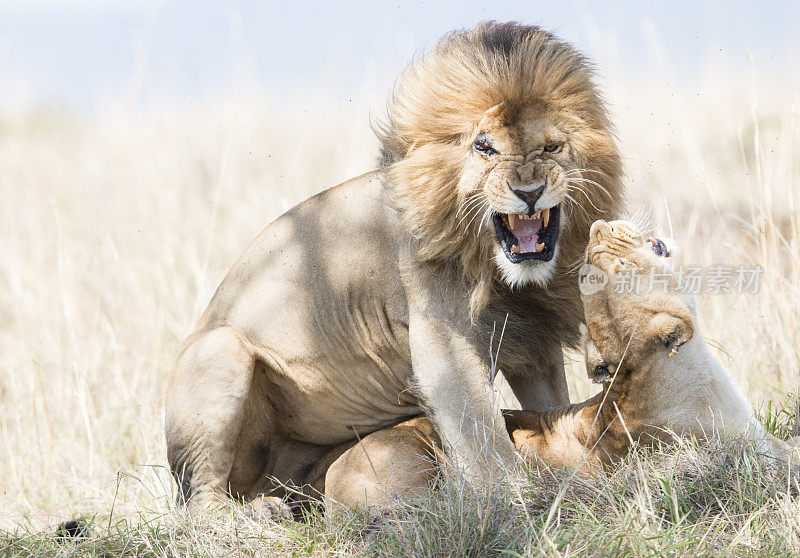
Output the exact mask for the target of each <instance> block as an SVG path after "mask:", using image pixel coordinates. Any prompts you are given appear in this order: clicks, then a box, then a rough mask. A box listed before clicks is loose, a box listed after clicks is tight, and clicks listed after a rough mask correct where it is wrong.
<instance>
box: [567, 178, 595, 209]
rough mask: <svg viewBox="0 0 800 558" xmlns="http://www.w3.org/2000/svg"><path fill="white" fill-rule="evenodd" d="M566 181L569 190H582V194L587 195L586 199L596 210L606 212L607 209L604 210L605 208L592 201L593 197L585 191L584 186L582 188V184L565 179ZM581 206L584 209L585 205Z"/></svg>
mask: <svg viewBox="0 0 800 558" xmlns="http://www.w3.org/2000/svg"><path fill="white" fill-rule="evenodd" d="M564 183H565V184H566V186H567V190H569V191H572V192H576V191H577V192H580V193H581V194H583V197H585V198H586V201H588V202H589V203H590V204H591V205H592V207H593V208H594V209H595V210H596V211H598V212H599V213H605V210H604V209H600V208H599V207H597V206H596V205H595V204H594V202H593V201H592V198H591V197H589V194H587V193H586V191H585V190H584V189H583V188H581V186H580V185H578V184H572V183H571V182H569V181H565V182H564ZM573 203H576V202H575V200H574V199H573ZM581 208H582V209H583V206H581ZM584 212H586V210H585V209H584ZM586 216H587V217H588V216H589V214H588V212H587V213H586Z"/></svg>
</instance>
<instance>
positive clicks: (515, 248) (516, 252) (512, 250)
mask: <svg viewBox="0 0 800 558" xmlns="http://www.w3.org/2000/svg"><path fill="white" fill-rule="evenodd" d="M511 253H512V254H519V246H517V245H516V244H515V245H514V246H512V247H511Z"/></svg>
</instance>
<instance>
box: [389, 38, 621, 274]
mask: <svg viewBox="0 0 800 558" xmlns="http://www.w3.org/2000/svg"><path fill="white" fill-rule="evenodd" d="M378 134H379V136H380V139H381V142H382V156H381V167H382V169H383V170H384V171H385V173H386V176H387V184H388V185H389V187H390V189H391V191H392V193H393V194H394V196H395V199H396V202H397V205H398V207H399V209H400V211H401V215H402V216H403V219H404V222H405V224H406V226H407V227H408V228H409V229H410V230H411V232H412V234H413V235H414V237H415V238H416V239H417V241H418V242H417V245H418V250H417V252H418V254H419V257H421V258H423V259H426V260H445V261H446V260H454V259H455V260H458V261H459V262H460V264H461V266H462V269H463V270H464V271H465V274H466V275H467V276H469V277H471V278H474V279H480V280H486V278H487V277H497V278H498V279H500V280H502V281H504V282H505V283H506V284H507V285H509V286H524V285H529V284H538V285H544V284H546V283H547V282H548V281H549V280H551V279H552V278H553V276H554V275H555V274H556V273H557V271H559V267H558V266H559V265H561V266H562V267H561V269H562V270H565V269H567V267H569V265H571V264H572V263H574V261H575V260H576V259H578V258H580V253H581V250H582V248H583V246H585V244H586V240H587V237H586V233H587V231H588V229H589V225H590V224H591V223H592V221H594V220H595V219H597V218H599V217H601V216H607V215H609V214H611V213H612V212H613V211H614V210H615V209H616V208H617V207H618V206H619V205H620V204H621V203H622V199H621V180H620V177H621V166H620V157H619V153H618V152H617V148H616V145H615V141H614V136H613V132H612V130H611V125H610V123H609V119H608V117H607V115H606V110H605V107H604V104H603V101H602V99H601V97H600V95H599V94H598V92H597V89H596V87H595V84H594V82H593V75H592V70H591V67H590V64H589V63H588V62H587V60H586V59H585V58H584V57H583V56H582V55H581V54H580V53H579V52H577V51H576V50H575V49H574V48H573V47H572V46H571V45H569V44H568V43H566V42H563V41H560V40H559V39H557V38H556V37H555V36H553V35H552V34H550V33H548V32H546V31H543V30H542V29H540V28H538V27H534V26H526V25H519V24H516V23H504V24H498V23H494V22H488V23H482V24H480V25H478V26H477V27H475V28H474V29H471V30H468V31H458V32H453V33H451V34H449V35H446V36H445V37H444V38H442V39H441V40H440V41H439V42H438V43H437V44H436V45H435V46H434V47H433V49H432V50H431V51H430V52H428V53H426V54H424V55H423V56H421V57H420V58H419V59H417V60H416V61H414V62H413V63H412V64H411V65H410V66H409V67H408V68H407V69H406V71H405V72H404V74H403V76H402V78H401V79H400V81H399V82H398V84H397V87H396V89H395V92H394V95H393V96H392V99H391V101H390V103H389V109H388V119H387V121H386V123H385V124H383V125H381V126H380V127H379V131H378Z"/></svg>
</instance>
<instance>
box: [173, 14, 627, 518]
mask: <svg viewBox="0 0 800 558" xmlns="http://www.w3.org/2000/svg"><path fill="white" fill-rule="evenodd" d="M379 136H380V140H381V144H382V148H381V158H380V166H379V168H378V169H377V170H376V171H375V172H370V173H368V174H365V175H363V176H360V177H358V178H355V179H353V180H350V181H349V182H345V183H344V184H341V185H339V186H336V187H334V188H331V189H329V190H327V191H325V192H322V193H321V194H318V195H316V196H314V197H312V198H311V199H309V200H307V201H305V202H303V203H301V204H300V205H298V206H296V207H295V208H293V209H291V210H290V211H288V212H287V213H286V214H284V215H283V216H282V217H280V218H279V219H277V220H276V221H275V222H273V223H272V224H271V225H269V226H268V227H267V228H266V229H265V230H264V231H263V232H262V233H261V235H260V236H259V237H258V238H257V239H256V240H255V242H254V243H253V244H252V245H251V246H250V247H249V248H248V249H247V250H246V251H245V252H244V254H243V255H242V256H241V257H240V258H239V260H238V261H237V262H236V263H235V264H234V266H233V267H232V269H231V270H230V272H229V273H228V275H227V277H225V279H224V281H223V282H222V284H221V285H220V286H219V288H218V290H217V292H216V294H215V295H214V297H213V299H212V300H211V302H210V304H209V306H208V308H207V310H206V311H205V313H204V314H203V316H202V318H201V319H200V323H199V324H198V325H197V328H196V329H195V331H194V332H193V333H192V334H191V335H190V336H189V338H188V339H187V340H186V342H185V343H184V344H183V346H182V348H181V349H180V353H179V355H178V358H177V361H176V363H175V366H174V369H173V372H172V374H171V376H170V379H169V384H168V387H167V400H166V441H167V456H168V460H169V464H170V467H171V469H172V471H173V473H174V475H175V477H176V479H177V480H178V481H179V484H180V490H181V494H182V496H183V497H184V498H188V499H190V504H191V507H192V508H193V509H194V508H195V507H198V506H204V505H206V504H209V503H213V502H214V501H215V500H217V499H219V498H220V497H223V496H224V495H225V494H232V495H234V496H236V497H238V498H243V499H252V498H255V497H256V496H258V495H260V494H265V493H266V494H273V495H275V496H279V495H280V494H281V492H280V486H279V485H280V484H281V483H295V484H296V483H299V482H302V480H303V479H304V478H305V477H306V475H307V473H308V472H309V469H310V468H311V467H312V466H313V464H314V463H315V462H316V461H317V460H318V459H319V458H320V456H322V455H323V454H325V453H326V452H328V451H329V449H330V447H331V446H332V445H335V444H340V443H342V442H346V441H348V440H355V439H356V438H357V437H363V436H364V435H366V434H369V433H370V432H373V431H375V430H377V429H379V428H382V427H385V426H387V425H391V424H394V423H397V422H399V421H401V420H403V419H405V418H408V417H411V416H415V415H420V414H422V413H423V412H425V413H426V414H427V415H428V416H429V417H430V418H431V419H432V420H433V422H434V423H435V425H436V428H437V430H438V432H439V433H440V434H441V435H442V438H443V440H444V445H445V446H446V448H447V450H448V452H449V454H450V456H451V457H452V459H453V461H454V463H456V464H457V466H458V467H459V468H460V469H461V470H462V471H463V472H464V474H465V475H466V476H467V478H468V479H470V481H471V482H480V480H481V479H484V478H487V475H489V474H490V473H489V470H490V469H489V468H488V467H487V464H490V463H487V462H491V461H492V460H496V461H495V463H499V465H500V466H509V465H512V464H513V463H514V461H515V455H516V454H515V451H514V446H513V445H512V443H511V442H510V440H509V438H508V435H507V434H506V432H505V429H504V428H503V423H502V417H501V415H500V411H499V409H497V408H496V407H495V406H493V402H492V391H491V388H490V370H491V358H490V354H492V348H491V347H490V345H491V343H490V340H491V339H492V334H493V331H496V332H497V333H496V335H497V337H495V338H494V339H495V342H496V341H497V338H498V337H499V333H500V330H501V328H504V334H503V343H502V346H503V350H502V352H501V356H500V359H499V361H498V362H497V363H496V365H497V366H499V367H500V368H501V369H502V371H503V373H504V374H505V375H506V376H507V380H508V382H509V384H510V385H511V387H512V389H513V390H514V393H515V395H516V396H517V398H518V399H519V400H520V401H521V403H522V405H523V406H524V407H525V408H526V409H539V410H541V409H545V408H548V407H551V406H554V405H560V404H564V403H567V402H568V400H569V399H568V393H567V386H566V378H565V376H564V366H563V359H562V345H564V344H566V345H573V344H577V342H578V340H579V331H578V324H579V323H580V322H581V320H582V311H581V306H580V298H579V293H578V290H577V285H576V284H575V281H574V279H572V278H570V277H569V275H568V273H567V271H568V270H569V268H570V267H571V266H572V265H573V264H574V263H575V262H576V261H577V260H579V258H580V256H581V253H582V249H583V246H585V244H586V240H587V232H588V229H589V224H590V223H591V222H592V221H593V220H594V219H596V218H598V217H600V215H601V214H603V215H610V214H613V213H614V212H615V211H616V209H617V207H618V206H619V205H620V204H621V203H622V187H621V180H620V175H621V166H620V156H619V153H618V151H617V147H616V145H615V141H614V137H613V133H612V131H611V127H610V123H609V120H608V118H607V116H606V111H605V108H604V105H603V102H602V99H601V98H600V96H599V94H598V93H597V91H596V88H595V85H594V83H593V76H592V71H591V69H590V66H589V64H588V63H587V61H586V59H585V58H584V57H583V56H582V55H581V54H579V53H578V52H577V51H576V50H575V49H574V48H573V47H572V46H570V45H569V44H567V43H565V42H563V41H560V40H558V39H557V38H556V37H554V36H553V35H551V34H550V33H548V32H546V31H543V30H541V29H539V28H537V27H532V26H524V25H518V24H514V23H507V24H498V23H491V22H490V23H484V24H481V25H478V26H477V27H476V28H474V29H472V30H468V31H459V32H454V33H451V34H449V35H447V36H445V37H444V38H443V39H442V40H440V41H439V42H438V43H437V44H436V45H435V46H434V47H433V49H432V50H431V51H430V52H428V53H427V54H425V55H424V56H422V57H420V58H418V59H417V60H416V61H415V62H413V63H412V64H411V65H410V66H409V67H408V68H407V69H406V71H405V72H404V74H403V76H402V78H401V79H400V81H399V82H398V85H397V87H396V90H395V91H394V94H393V96H392V98H391V102H390V104H389V112H388V118H387V121H386V122H385V124H384V125H382V126H381V127H380V130H379ZM487 440H489V442H488V443H489V445H490V446H491V447H493V450H494V451H492V452H487V451H483V449H484V447H485V446H486V445H487ZM272 479H277V480H278V481H279V482H277V483H276V482H273V480H272ZM258 501H259V502H269V503H270V505H273V504H274V503H275V500H274V499H272V500H269V499H268V500H264V499H259V500H258Z"/></svg>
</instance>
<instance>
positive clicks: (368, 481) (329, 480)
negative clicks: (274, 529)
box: [321, 221, 800, 511]
mask: <svg viewBox="0 0 800 558" xmlns="http://www.w3.org/2000/svg"><path fill="white" fill-rule="evenodd" d="M585 258H586V263H587V264H590V265H593V266H594V267H595V269H596V270H600V271H602V272H603V273H606V274H607V275H608V277H609V284H608V285H607V286H606V288H605V289H602V290H600V291H598V292H595V293H592V294H587V295H585V296H583V302H584V310H585V312H586V323H587V325H588V327H587V329H586V330H585V331H584V335H583V348H584V358H585V363H586V370H587V373H588V374H589V377H590V378H592V379H593V380H595V381H597V382H602V383H603V389H602V391H601V392H600V393H598V394H597V395H595V396H594V397H592V398H590V399H589V400H587V401H584V402H582V403H577V404H573V405H567V406H564V407H561V408H557V409H551V410H549V411H546V412H532V411H506V412H505V413H504V419H505V424H506V428H507V430H508V434H509V435H510V436H511V439H512V440H513V442H514V445H515V447H516V449H517V451H518V452H520V453H521V454H522V455H523V456H524V457H525V458H526V459H528V460H529V461H530V462H533V463H536V464H540V465H546V466H555V467H565V466H566V467H579V468H580V471H581V472H583V473H585V474H596V473H599V472H601V471H602V470H603V469H604V468H606V467H608V466H610V465H612V464H614V463H616V462H618V460H619V459H621V458H622V457H624V456H625V455H627V453H628V452H629V451H630V449H631V447H632V445H633V443H634V442H638V443H642V444H648V443H651V442H653V441H656V440H660V441H662V442H670V441H672V440H673V436H674V435H675V434H677V435H693V436H696V437H698V438H701V439H707V438H712V437H719V436H722V435H723V434H726V435H733V436H741V437H744V438H746V439H748V440H749V441H750V442H751V443H753V444H754V446H755V448H756V449H757V451H759V452H760V453H762V454H764V455H766V456H769V457H770V458H773V459H777V462H784V463H785V462H789V463H791V464H792V465H793V466H795V467H797V465H798V463H799V462H800V461H799V459H800V452H798V450H797V449H796V448H794V447H793V446H794V445H796V441H792V442H790V443H786V442H784V441H782V440H779V439H777V438H775V437H774V436H772V435H770V434H769V433H767V432H766V430H765V429H764V427H763V426H762V425H761V424H760V423H759V422H758V421H757V420H756V418H755V416H754V413H753V409H752V407H750V405H749V404H748V403H747V401H746V400H745V399H744V398H743V397H742V395H741V393H740V392H739V391H738V389H737V388H736V386H735V385H734V384H733V382H732V381H731V378H730V375H729V373H728V371H727V370H725V369H724V368H722V366H721V365H720V364H719V363H718V362H717V361H716V359H714V358H713V357H712V356H711V355H710V354H709V353H708V351H707V349H706V348H705V342H704V340H703V338H702V335H700V333H699V330H698V328H697V324H696V318H695V316H694V301H693V299H692V297H691V296H690V295H688V294H686V293H684V292H682V291H681V290H680V288H679V284H678V275H677V273H676V272H675V271H673V269H672V264H671V262H670V259H669V258H666V257H663V256H661V255H657V254H655V253H654V251H653V250H652V249H651V243H650V242H648V241H647V239H645V238H643V237H642V235H641V233H640V232H639V231H638V229H637V228H636V227H635V226H634V225H633V224H632V223H629V222H622V221H615V222H611V223H608V222H605V221H598V222H596V223H595V224H594V225H593V226H592V229H591V236H590V241H589V244H588V246H587V248H586V253H585ZM632 270H636V272H638V273H641V274H644V276H647V275H648V274H649V273H651V272H658V273H659V276H660V277H664V278H665V280H666V283H665V288H664V289H663V290H655V291H653V290H649V289H648V290H645V289H642V290H641V291H636V290H633V291H631V292H628V291H627V290H622V289H620V290H618V289H617V285H615V282H616V281H619V280H620V279H621V277H622V275H623V274H624V273H627V272H630V271H632ZM412 426H413V428H411V427H412ZM439 447H440V441H439V438H438V437H437V435H436V433H435V431H433V429H432V428H431V425H430V423H429V422H428V421H427V420H426V419H415V421H414V422H413V424H411V423H409V424H406V423H402V424H400V425H398V426H395V427H391V428H388V429H385V430H380V431H378V432H375V433H373V434H370V435H369V436H367V437H366V438H365V439H364V440H363V441H362V442H360V443H359V444H356V445H355V446H353V447H350V448H349V449H348V450H347V451H346V452H345V453H344V454H343V455H342V457H341V458H340V460H335V459H334V460H332V462H333V465H332V466H331V467H330V469H328V471H327V475H326V476H325V483H326V484H325V485H324V486H321V489H323V490H324V491H325V495H326V498H327V499H328V500H329V501H330V503H334V502H336V503H338V504H340V505H345V506H368V507H370V508H371V509H373V510H375V511H381V510H383V509H385V508H387V507H391V506H392V505H393V503H394V498H395V497H396V496H398V495H399V496H402V497H413V496H415V495H416V494H418V493H419V492H420V490H423V489H425V488H426V487H427V488H429V487H431V486H432V479H433V478H434V477H433V475H432V474H431V469H432V467H433V465H434V464H438V465H440V466H441V465H443V464H444V460H443V459H442V458H441V455H440V453H437V452H435V451H433V450H432V449H431V448H435V449H438V448H439ZM398 464H405V468H403V467H402V466H400V465H398ZM398 471H400V473H401V474H398Z"/></svg>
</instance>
